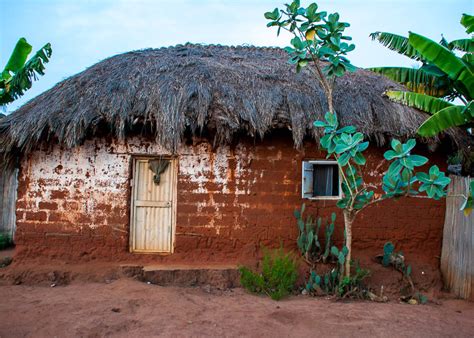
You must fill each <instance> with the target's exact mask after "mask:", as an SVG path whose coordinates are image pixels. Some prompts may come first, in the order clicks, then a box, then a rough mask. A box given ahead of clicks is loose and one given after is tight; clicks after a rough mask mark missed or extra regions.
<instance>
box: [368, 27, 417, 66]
mask: <svg viewBox="0 0 474 338" xmlns="http://www.w3.org/2000/svg"><path fill="white" fill-rule="evenodd" d="M370 37H371V38H372V40H377V41H379V42H380V43H381V44H382V45H384V46H385V47H387V48H388V49H391V50H393V51H396V52H398V53H399V54H402V55H405V56H408V57H409V58H411V59H414V60H421V59H422V58H423V57H422V56H421V55H420V53H418V52H417V51H416V50H415V49H414V48H413V47H412V46H411V45H410V44H409V43H408V39H407V38H406V37H404V36H400V35H396V34H392V33H387V32H374V33H371V34H370Z"/></svg>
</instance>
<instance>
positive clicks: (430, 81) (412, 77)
mask: <svg viewBox="0 0 474 338" xmlns="http://www.w3.org/2000/svg"><path fill="white" fill-rule="evenodd" d="M369 70H371V71H373V72H375V73H378V74H381V75H384V76H386V77H388V78H389V79H391V80H393V81H395V82H398V83H401V84H403V85H405V86H406V87H407V88H408V89H409V90H410V91H412V92H415V93H419V94H426V95H431V96H435V97H444V96H446V95H447V94H449V93H450V92H451V89H450V87H449V85H448V82H447V81H446V80H445V76H444V73H442V72H441V75H434V74H433V73H431V72H428V71H427V70H426V68H423V67H422V68H418V69H416V68H406V67H377V68H369Z"/></svg>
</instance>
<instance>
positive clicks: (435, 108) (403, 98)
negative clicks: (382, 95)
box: [386, 91, 454, 115]
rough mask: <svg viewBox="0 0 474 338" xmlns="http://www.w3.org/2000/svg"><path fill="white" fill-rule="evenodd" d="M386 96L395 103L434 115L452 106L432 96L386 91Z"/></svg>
mask: <svg viewBox="0 0 474 338" xmlns="http://www.w3.org/2000/svg"><path fill="white" fill-rule="evenodd" d="M386 95H387V96H388V97H389V98H390V99H392V100H393V101H395V102H399V103H402V104H404V105H407V106H410V107H414V108H417V109H420V110H423V111H425V112H427V113H429V114H432V115H433V114H435V113H437V112H439V111H440V110H442V109H444V108H446V107H452V106H454V105H453V104H452V103H449V102H447V101H444V100H442V99H438V98H436V97H433V96H429V95H424V94H418V93H412V92H401V91H388V92H386Z"/></svg>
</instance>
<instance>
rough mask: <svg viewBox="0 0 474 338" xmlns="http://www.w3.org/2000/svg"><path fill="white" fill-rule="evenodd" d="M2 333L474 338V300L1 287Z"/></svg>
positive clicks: (123, 283) (131, 285)
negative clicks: (351, 299)
mask: <svg viewBox="0 0 474 338" xmlns="http://www.w3.org/2000/svg"><path fill="white" fill-rule="evenodd" d="M0 297H1V300H2V301H1V302H0V318H1V320H0V336H1V337H25V336H35V337H38V336H41V337H44V336H50V337H52V336H62V337H72V336H82V337H101V336H118V337H144V336H255V337H267V336H272V337H284V336H292V337H305V336H306V337H309V336H318V335H324V336H359V337H368V336H370V337H374V336H375V337H393V336H395V337H441V336H442V337H449V336H452V337H472V336H474V321H473V318H474V303H469V302H465V301H460V300H445V301H443V302H442V305H435V304H429V305H406V304H397V303H386V304H380V303H367V302H350V303H342V302H336V301H334V300H327V299H324V298H310V297H304V296H293V297H290V298H288V299H285V300H283V301H280V302H275V301H272V300H270V299H268V298H264V297H259V296H254V295H250V294H247V293H246V292H245V291H244V290H242V289H234V290H230V291H213V290H209V289H206V288H203V289H199V288H175V287H160V286H156V285H147V284H145V283H141V282H138V281H133V280H129V279H120V280H117V281H114V282H111V283H108V284H106V283H77V284H72V285H69V286H65V287H54V288H51V287H41V286H33V287H32V286H23V285H20V286H0Z"/></svg>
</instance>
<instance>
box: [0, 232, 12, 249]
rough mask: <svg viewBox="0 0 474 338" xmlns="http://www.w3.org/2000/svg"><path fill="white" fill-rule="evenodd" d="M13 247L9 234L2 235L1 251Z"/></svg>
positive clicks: (0, 234)
mask: <svg viewBox="0 0 474 338" xmlns="http://www.w3.org/2000/svg"><path fill="white" fill-rule="evenodd" d="M11 246H13V240H12V237H11V236H10V235H8V234H2V233H0V250H2V249H6V248H9V247H11Z"/></svg>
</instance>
